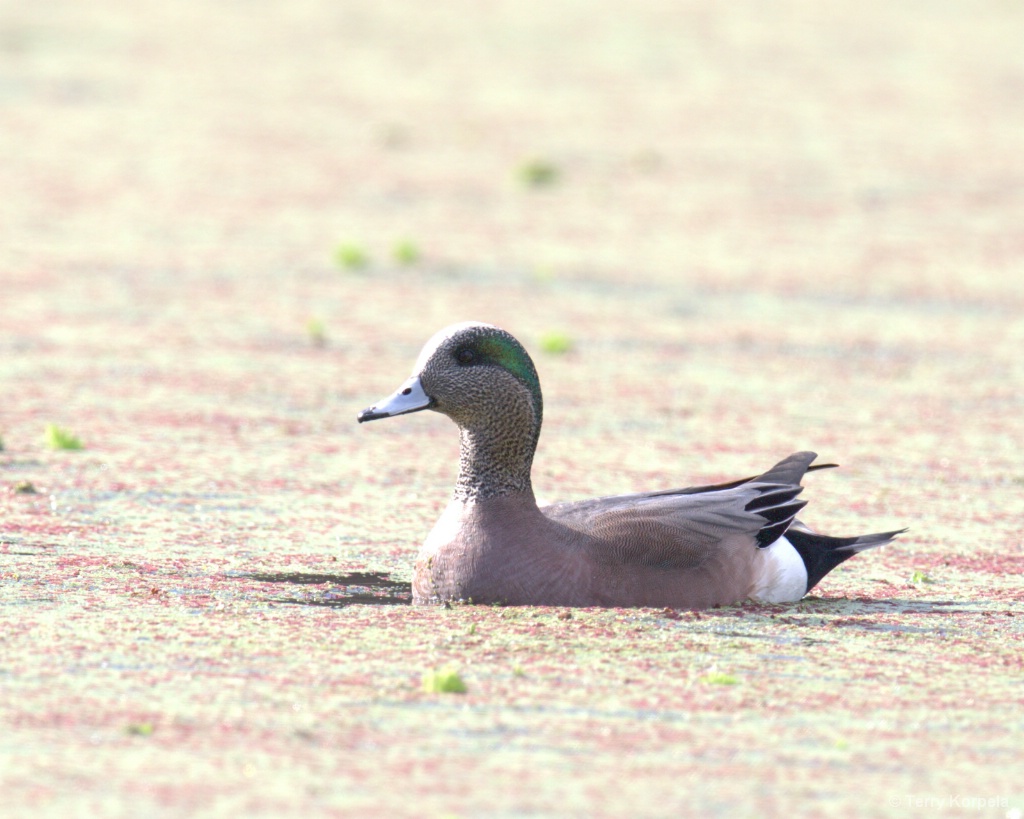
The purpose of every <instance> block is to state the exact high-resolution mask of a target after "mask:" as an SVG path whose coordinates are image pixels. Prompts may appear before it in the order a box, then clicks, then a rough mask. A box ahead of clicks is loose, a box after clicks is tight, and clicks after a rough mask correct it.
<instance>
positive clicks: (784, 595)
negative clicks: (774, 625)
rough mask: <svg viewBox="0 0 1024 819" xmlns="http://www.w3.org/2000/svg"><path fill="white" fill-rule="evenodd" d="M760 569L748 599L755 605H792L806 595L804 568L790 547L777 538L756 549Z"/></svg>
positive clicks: (787, 542) (796, 553)
mask: <svg viewBox="0 0 1024 819" xmlns="http://www.w3.org/2000/svg"><path fill="white" fill-rule="evenodd" d="M758 552H759V554H758V557H759V558H760V561H759V562H760V566H759V571H758V575H757V579H756V580H755V582H754V589H753V591H751V592H750V595H749V597H750V599H751V600H756V601H757V602H758V603H793V602H795V601H797V600H799V599H801V598H802V597H803V596H804V595H805V594H806V593H807V568H806V567H805V566H804V559H803V558H802V557H800V554H799V553H798V552H797V550H796V549H794V548H793V545H792V544H791V543H790V542H789V541H788V540H786V538H785V537H780V538H779V539H778V540H776V541H775V542H774V543H773V544H772V545H771V546H769V547H768V548H767V549H758Z"/></svg>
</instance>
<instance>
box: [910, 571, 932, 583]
mask: <svg viewBox="0 0 1024 819" xmlns="http://www.w3.org/2000/svg"><path fill="white" fill-rule="evenodd" d="M910 582H911V583H914V584H915V585H916V584H917V583H934V582H935V581H934V580H932V579H931V578H930V577H929V576H928V575H926V574H925V573H924V572H922V571H919V570H915V571H914V573H913V574H912V575H910Z"/></svg>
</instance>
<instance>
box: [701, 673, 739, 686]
mask: <svg viewBox="0 0 1024 819" xmlns="http://www.w3.org/2000/svg"><path fill="white" fill-rule="evenodd" d="M700 681H701V682H702V683H706V684H707V685H736V683H738V682H739V680H738V679H736V677H734V676H733V675H732V674H724V673H723V672H721V671H712V672H710V673H708V674H705V675H704V676H703V677H701V678H700Z"/></svg>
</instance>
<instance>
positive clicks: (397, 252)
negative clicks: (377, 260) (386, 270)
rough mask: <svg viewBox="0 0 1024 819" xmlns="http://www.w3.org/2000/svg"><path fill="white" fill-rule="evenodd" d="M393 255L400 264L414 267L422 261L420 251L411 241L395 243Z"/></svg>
mask: <svg viewBox="0 0 1024 819" xmlns="http://www.w3.org/2000/svg"><path fill="white" fill-rule="evenodd" d="M391 255H392V256H393V257H394V259H395V261H396V262H398V264H401V265H407V266H408V265H414V264H416V262H418V261H419V260H420V249H419V248H418V247H416V245H415V243H413V242H412V241H410V240H409V239H403V240H401V241H400V242H396V243H395V246H394V247H393V248H392V249H391Z"/></svg>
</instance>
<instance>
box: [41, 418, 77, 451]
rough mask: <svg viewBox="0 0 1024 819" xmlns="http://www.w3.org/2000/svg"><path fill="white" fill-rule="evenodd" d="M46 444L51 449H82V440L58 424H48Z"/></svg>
mask: <svg viewBox="0 0 1024 819" xmlns="http://www.w3.org/2000/svg"><path fill="white" fill-rule="evenodd" d="M46 444H47V446H49V447H50V449H82V442H81V440H79V439H78V438H77V437H76V436H75V435H72V434H71V433H70V432H68V430H66V429H62V428H61V427H59V426H57V425H56V424H47V425H46Z"/></svg>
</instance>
